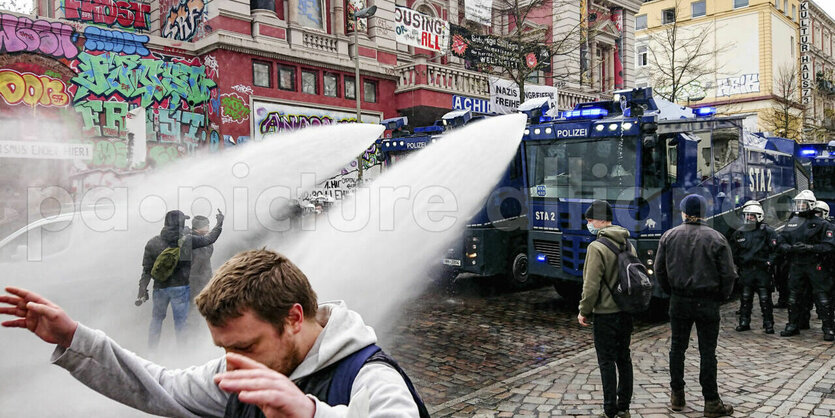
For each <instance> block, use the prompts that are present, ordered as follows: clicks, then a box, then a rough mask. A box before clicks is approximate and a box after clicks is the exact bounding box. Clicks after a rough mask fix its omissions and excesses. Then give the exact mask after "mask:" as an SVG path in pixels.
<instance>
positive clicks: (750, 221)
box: [731, 200, 777, 334]
mask: <svg viewBox="0 0 835 418" xmlns="http://www.w3.org/2000/svg"><path fill="white" fill-rule="evenodd" d="M742 215H743V216H744V218H745V220H744V224H743V225H742V228H740V229H739V230H737V231H735V232H734V233H733V235H732V236H731V249H732V250H733V255H734V263H735V264H736V266H737V268H738V269H739V278H740V281H741V283H742V295H741V296H740V298H739V325H738V326H737V327H736V330H737V331H748V330H750V329H751V310H752V309H753V305H754V291H756V292H757V294H758V295H759V298H760V310H762V315H763V328H764V329H765V333H766V334H774V315H773V306H772V304H771V292H772V283H771V265H772V264H774V258H775V257H776V255H777V232H775V231H774V229H773V228H771V227H770V226H768V224H766V223H765V222H763V217H764V214H763V208H762V206H760V202H757V201H756V200H749V201H748V202H746V203H745V204H744V205H743V206H742Z"/></svg>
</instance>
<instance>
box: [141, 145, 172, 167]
mask: <svg viewBox="0 0 835 418" xmlns="http://www.w3.org/2000/svg"><path fill="white" fill-rule="evenodd" d="M148 158H150V159H151V161H153V164H154V165H156V166H161V165H165V164H169V163H172V162H174V161H177V159H179V158H180V151H179V150H178V149H177V146H176V145H156V146H153V147H151V148H150V149H149V150H148Z"/></svg>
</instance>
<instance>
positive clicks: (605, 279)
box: [577, 200, 635, 418]
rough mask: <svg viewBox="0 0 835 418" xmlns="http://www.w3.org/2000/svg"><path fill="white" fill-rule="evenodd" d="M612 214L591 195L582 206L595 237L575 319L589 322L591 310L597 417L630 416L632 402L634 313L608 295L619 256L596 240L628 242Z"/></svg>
mask: <svg viewBox="0 0 835 418" xmlns="http://www.w3.org/2000/svg"><path fill="white" fill-rule="evenodd" d="M612 218H613V216H612V206H611V205H609V202H606V201H605V200H595V201H594V202H592V204H591V206H589V208H588V210H586V220H587V221H588V224H587V227H588V229H589V232H591V233H592V235H594V236H595V237H597V240H595V241H592V242H591V243H590V244H589V246H588V248H587V249H586V261H585V263H584V264H583V296H582V299H581V300H580V314H579V315H577V320H578V321H579V322H580V325H582V326H584V327H587V326H589V323H588V320H587V318H588V317H589V316H591V315H592V314H593V315H594V329H593V332H594V349H595V351H597V364H598V365H599V366H600V380H601V381H602V383H603V413H602V414H600V415H599V417H601V418H612V417H627V418H628V417H630V416H631V415H630V414H629V404H630V403H631V402H632V356H631V352H630V350H629V344H630V343H631V341H632V315H630V314H628V313H626V312H623V311H621V310H620V308H618V305H617V303H615V299H614V297H613V296H612V291H611V289H614V288H615V287H616V286H617V280H618V256H617V254H615V253H614V252H613V251H612V250H610V249H609V248H607V247H606V245H605V244H603V243H602V242H600V240H608V241H609V242H611V243H612V244H614V245H615V246H617V247H619V248H622V247H623V246H625V245H627V238H629V231H627V230H626V229H625V228H623V227H621V226H618V225H612ZM632 251H633V252H634V251H635V249H634V248H633V249H632ZM618 375H620V376H618Z"/></svg>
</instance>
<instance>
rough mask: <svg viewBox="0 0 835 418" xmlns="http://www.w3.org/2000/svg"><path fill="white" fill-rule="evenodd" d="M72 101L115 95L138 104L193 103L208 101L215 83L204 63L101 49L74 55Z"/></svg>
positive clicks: (191, 104) (168, 105)
mask: <svg viewBox="0 0 835 418" xmlns="http://www.w3.org/2000/svg"><path fill="white" fill-rule="evenodd" d="M77 68H78V75H77V76H76V77H74V78H73V79H72V83H73V85H74V86H76V87H77V90H76V91H75V103H78V102H80V101H82V100H90V99H95V98H102V97H107V96H112V95H118V96H119V97H121V98H122V99H124V100H125V101H128V102H132V103H136V104H137V105H139V106H142V107H148V106H150V105H152V104H156V105H163V106H164V107H168V108H175V107H178V106H180V105H181V103H183V102H184V103H187V104H188V105H189V106H197V105H200V104H203V103H206V102H207V101H209V98H210V92H211V90H212V89H214V88H215V87H217V83H215V82H214V81H213V80H212V79H210V78H208V77H206V67H204V66H201V65H192V64H190V63H185V62H178V61H162V60H158V59H154V58H143V57H140V56H138V55H117V54H111V53H103V54H99V55H92V54H89V53H87V52H86V51H85V52H82V53H81V54H79V55H78V64H77Z"/></svg>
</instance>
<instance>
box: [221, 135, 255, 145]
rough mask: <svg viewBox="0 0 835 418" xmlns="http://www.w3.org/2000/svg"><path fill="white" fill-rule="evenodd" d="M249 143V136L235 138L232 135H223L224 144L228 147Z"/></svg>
mask: <svg viewBox="0 0 835 418" xmlns="http://www.w3.org/2000/svg"><path fill="white" fill-rule="evenodd" d="M248 141H249V136H239V137H237V138H235V137H234V136H232V135H223V143H224V144H226V146H230V145H231V146H237V145H243V144H246V143H247V142H248Z"/></svg>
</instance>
